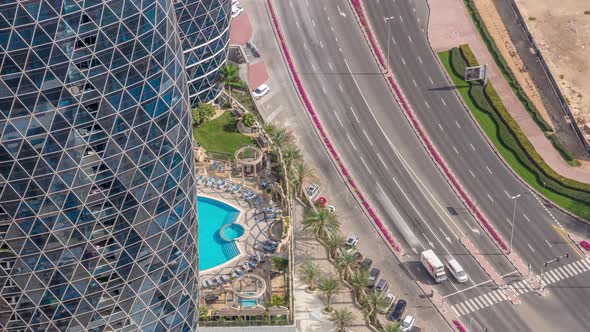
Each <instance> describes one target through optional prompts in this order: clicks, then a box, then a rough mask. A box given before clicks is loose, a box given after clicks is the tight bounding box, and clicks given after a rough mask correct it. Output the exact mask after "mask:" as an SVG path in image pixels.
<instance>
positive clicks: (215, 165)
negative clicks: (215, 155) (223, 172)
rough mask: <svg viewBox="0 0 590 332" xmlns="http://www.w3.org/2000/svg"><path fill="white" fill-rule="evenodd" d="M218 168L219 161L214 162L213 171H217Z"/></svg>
mask: <svg viewBox="0 0 590 332" xmlns="http://www.w3.org/2000/svg"><path fill="white" fill-rule="evenodd" d="M218 166H219V162H218V161H217V160H214V161H213V164H211V169H212V170H216V169H217V167H218Z"/></svg>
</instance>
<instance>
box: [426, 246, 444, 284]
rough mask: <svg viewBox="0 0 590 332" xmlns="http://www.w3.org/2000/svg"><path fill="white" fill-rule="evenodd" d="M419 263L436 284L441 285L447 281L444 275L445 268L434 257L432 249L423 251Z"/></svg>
mask: <svg viewBox="0 0 590 332" xmlns="http://www.w3.org/2000/svg"><path fill="white" fill-rule="evenodd" d="M420 262H422V265H424V267H425V268H426V270H427V271H428V273H430V275H431V276H432V278H434V281H436V283H441V282H443V281H445V280H447V275H446V273H445V266H444V265H443V263H442V262H441V260H440V259H439V258H438V257H437V256H436V254H435V253H434V251H432V249H429V250H426V251H423V252H422V253H421V254H420Z"/></svg>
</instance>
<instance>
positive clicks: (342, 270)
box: [336, 250, 358, 280]
mask: <svg viewBox="0 0 590 332" xmlns="http://www.w3.org/2000/svg"><path fill="white" fill-rule="evenodd" d="M357 260H358V259H357V257H356V256H355V254H354V253H353V252H350V251H348V250H343V251H342V252H341V253H340V255H339V256H338V257H336V269H337V270H338V274H339V275H340V278H341V279H343V280H348V279H350V275H351V274H352V271H353V270H354V268H355V266H356V262H357Z"/></svg>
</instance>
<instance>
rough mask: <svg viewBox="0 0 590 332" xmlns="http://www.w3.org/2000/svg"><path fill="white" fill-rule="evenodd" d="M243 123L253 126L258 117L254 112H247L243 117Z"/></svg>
mask: <svg viewBox="0 0 590 332" xmlns="http://www.w3.org/2000/svg"><path fill="white" fill-rule="evenodd" d="M242 123H243V124H244V126H246V127H252V126H253V125H254V124H255V123H256V117H255V116H254V114H252V113H246V114H244V116H243V117H242Z"/></svg>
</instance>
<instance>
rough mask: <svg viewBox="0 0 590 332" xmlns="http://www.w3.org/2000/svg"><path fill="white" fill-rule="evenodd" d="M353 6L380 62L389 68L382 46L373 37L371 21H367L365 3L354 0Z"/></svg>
mask: <svg viewBox="0 0 590 332" xmlns="http://www.w3.org/2000/svg"><path fill="white" fill-rule="evenodd" d="M352 6H353V8H354V11H355V12H356V14H357V16H358V17H359V20H361V24H362V26H363V29H364V30H365V33H366V34H367V39H368V40H369V43H370V44H371V48H372V49H373V51H374V52H375V54H376V55H377V60H379V64H380V65H381V67H382V68H384V69H385V68H387V64H386V62H385V61H386V60H385V59H384V58H383V55H382V54H381V48H380V47H379V45H378V44H377V41H376V40H375V37H373V32H372V31H371V25H370V24H369V22H367V18H366V17H365V12H364V11H363V5H362V4H361V0H352Z"/></svg>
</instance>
